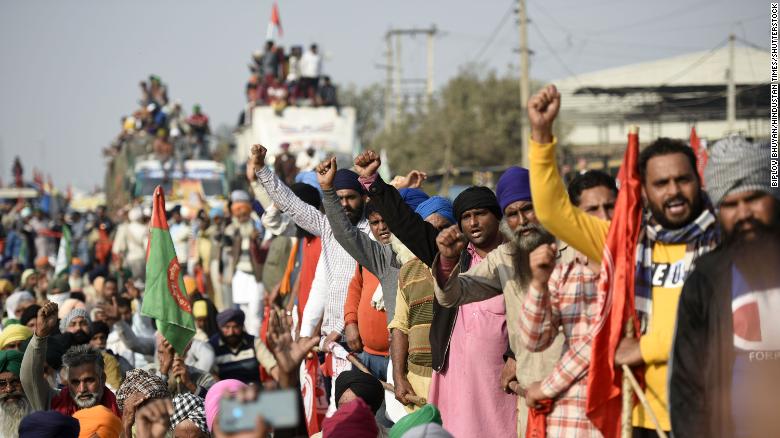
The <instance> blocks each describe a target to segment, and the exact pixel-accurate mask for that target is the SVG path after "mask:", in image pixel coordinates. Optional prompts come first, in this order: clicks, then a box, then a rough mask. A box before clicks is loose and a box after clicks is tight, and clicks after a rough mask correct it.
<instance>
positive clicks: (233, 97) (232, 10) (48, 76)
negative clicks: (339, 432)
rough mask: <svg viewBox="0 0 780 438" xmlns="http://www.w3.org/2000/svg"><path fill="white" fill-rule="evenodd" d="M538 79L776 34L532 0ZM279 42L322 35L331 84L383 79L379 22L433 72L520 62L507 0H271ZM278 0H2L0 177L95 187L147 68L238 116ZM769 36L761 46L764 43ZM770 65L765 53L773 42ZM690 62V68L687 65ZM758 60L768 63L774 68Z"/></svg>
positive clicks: (743, 11)
mask: <svg viewBox="0 0 780 438" xmlns="http://www.w3.org/2000/svg"><path fill="white" fill-rule="evenodd" d="M527 1H528V16H529V19H530V25H529V32H528V34H529V46H530V48H531V50H532V52H533V55H532V56H531V77H532V78H534V79H538V80H542V81H550V80H553V79H557V78H564V77H568V76H571V75H576V74H581V73H585V72H590V71H596V70H600V69H603V68H608V67H615V66H620V65H626V64H632V63H637V62H642V61H649V60H655V59H662V58H666V57H670V56H675V55H680V54H685V53H689V52H695V51H701V50H709V49H712V48H714V47H716V46H718V45H719V44H722V43H723V42H725V40H726V38H727V36H728V34H729V33H730V32H733V33H735V34H736V36H737V37H738V38H739V39H740V42H739V44H743V43H742V41H743V40H744V41H748V42H749V43H752V44H754V45H757V46H759V47H763V48H767V47H768V46H769V31H768V29H769V18H768V17H769V4H768V3H764V2H759V1H756V0H750V1H744V0H721V1H713V0H704V1H695V0H684V1H680V0H656V1H651V2H650V1H646V0H527ZM278 3H279V10H280V15H281V20H282V26H283V30H284V35H283V37H282V38H281V39H279V43H280V44H282V45H284V46H286V47H289V46H290V45H298V44H300V45H305V46H308V45H309V44H310V43H312V42H317V43H318V44H319V46H320V48H321V50H322V52H323V53H324V55H325V66H324V70H325V72H326V74H329V75H330V76H331V77H332V78H333V80H334V82H336V83H337V84H339V85H340V86H346V85H348V84H354V85H357V86H359V87H362V86H367V85H370V84H372V83H375V82H380V83H381V82H383V81H384V79H385V70H384V69H383V68H382V64H384V62H385V55H384V50H385V43H384V35H385V33H386V32H387V31H388V30H389V29H391V28H411V27H430V26H431V25H436V27H437V28H438V29H439V33H438V34H437V37H436V39H435V68H434V71H435V74H434V77H435V86H436V87H437V88H438V87H440V86H441V85H442V84H444V83H446V81H447V80H448V79H449V78H451V77H453V76H454V75H456V74H457V73H458V70H459V69H460V68H462V67H463V66H465V65H467V64H470V63H473V64H476V65H477V66H478V68H479V69H480V70H481V71H485V72H487V71H490V70H496V71H497V72H499V73H502V74H504V73H508V72H513V74H516V73H514V72H516V71H517V65H518V58H519V55H518V54H517V53H516V49H517V47H518V40H519V36H518V35H519V34H518V28H517V20H516V15H515V14H514V5H515V2H513V1H510V0H481V1H473V0H425V1H419V0H418V1H413V0H393V1H366V0H331V1H318V0H278ZM271 4H272V0H219V1H218V0H136V1H133V2H126V1H125V2H120V1H117V0H67V1H62V0H36V1H25V0H5V1H2V2H0V180H2V181H3V182H5V183H8V181H9V180H10V178H11V165H12V163H13V158H14V157H15V156H19V157H21V159H22V163H23V164H24V165H25V169H26V175H27V176H29V171H30V170H31V169H32V168H33V167H35V168H38V169H41V170H43V171H44V173H48V174H51V175H52V177H53V180H54V183H55V185H56V186H58V187H61V188H64V187H65V186H67V185H68V184H72V185H73V186H74V187H77V188H80V189H85V190H88V189H92V188H93V187H94V186H95V185H99V184H101V182H102V180H103V176H104V173H105V159H104V158H103V157H102V153H101V151H102V149H103V148H104V147H105V146H107V145H108V144H109V143H110V142H111V140H112V139H113V138H114V136H115V135H116V134H117V133H118V132H119V122H120V118H121V117H122V116H123V115H127V114H129V113H131V112H132V111H133V110H134V109H135V108H136V106H137V101H138V98H139V91H138V83H139V81H141V80H142V79H144V78H146V77H148V75H149V74H151V73H154V74H157V75H159V76H161V77H162V79H163V81H164V82H165V83H166V84H167V85H168V88H169V97H170V98H171V99H175V100H180V101H181V102H182V103H183V104H184V106H185V108H186V109H187V110H189V109H190V108H191V107H192V105H193V104H195V103H200V104H201V106H202V107H203V110H204V111H205V112H206V113H207V114H208V115H209V116H210V118H211V121H212V127H216V126H219V125H220V124H228V125H231V126H232V125H233V124H235V122H236V120H237V118H238V114H239V112H240V111H241V109H242V107H243V103H244V94H243V89H244V88H243V87H244V83H245V81H246V79H247V77H248V70H247V64H248V62H249V59H250V55H251V53H252V51H253V50H257V49H260V48H261V47H262V45H263V42H264V40H265V35H266V27H267V23H268V20H269V16H270V11H271ZM767 50H768V49H767ZM401 52H402V54H403V57H402V64H403V76H404V78H422V77H424V74H425V66H426V64H425V39H424V38H423V37H418V38H416V39H412V38H408V39H404V40H403V42H402V51H401ZM767 63H768V54H767ZM681 67H684V66H681ZM768 71H769V70H768V68H767V74H768Z"/></svg>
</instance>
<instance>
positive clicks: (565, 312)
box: [520, 248, 601, 438]
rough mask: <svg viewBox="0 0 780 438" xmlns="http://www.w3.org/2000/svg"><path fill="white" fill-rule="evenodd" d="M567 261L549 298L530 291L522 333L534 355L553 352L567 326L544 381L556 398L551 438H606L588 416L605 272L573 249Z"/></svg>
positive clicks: (552, 278)
mask: <svg viewBox="0 0 780 438" xmlns="http://www.w3.org/2000/svg"><path fill="white" fill-rule="evenodd" d="M567 251H570V253H568V254H566V252H567ZM562 259H563V260H561V261H559V263H558V264H557V265H556V266H555V269H554V270H553V273H552V275H551V276H550V280H549V282H548V290H549V294H542V293H540V292H539V291H537V290H535V289H534V288H533V287H530V288H529V292H528V294H527V295H526V297H525V300H524V302H523V307H522V317H521V318H520V333H521V337H522V339H523V342H524V343H525V344H526V346H527V347H528V349H529V350H531V351H542V350H544V349H545V348H547V346H548V345H550V344H551V343H552V341H553V339H555V335H556V334H557V333H558V328H559V327H561V326H562V327H563V332H564V335H565V337H566V342H565V343H564V347H563V353H562V355H561V358H560V359H559V360H558V362H557V363H556V364H555V368H554V369H553V371H552V372H551V373H550V374H549V375H548V376H547V377H546V378H545V379H544V380H542V382H541V389H542V392H543V393H544V394H545V395H546V396H547V397H550V398H552V399H553V400H554V404H553V410H552V412H551V413H550V414H548V415H547V436H548V437H550V438H555V437H562V438H575V437H576V438H580V437H600V436H601V433H600V432H599V431H598V429H596V427H595V426H594V425H593V424H592V423H591V422H590V420H588V418H587V416H586V415H585V401H586V397H587V381H588V379H587V373H588V365H589V363H590V354H591V350H590V342H591V337H590V329H591V327H592V326H593V324H595V322H596V319H597V317H598V303H597V299H598V294H597V292H598V287H597V283H598V278H599V274H598V272H592V271H591V270H590V269H588V260H587V258H586V257H585V256H584V255H582V254H579V253H576V252H575V251H574V250H573V249H572V248H567V249H566V250H564V256H563V258H562ZM596 268H597V269H598V267H596Z"/></svg>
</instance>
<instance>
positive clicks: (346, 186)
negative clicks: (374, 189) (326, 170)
mask: <svg viewBox="0 0 780 438" xmlns="http://www.w3.org/2000/svg"><path fill="white" fill-rule="evenodd" d="M333 188H334V189H336V190H354V191H356V192H358V193H360V194H361V195H365V194H366V189H365V188H363V184H360V181H358V174H357V173H355V172H353V171H351V170H349V169H339V170H337V171H336V178H335V179H334V180H333Z"/></svg>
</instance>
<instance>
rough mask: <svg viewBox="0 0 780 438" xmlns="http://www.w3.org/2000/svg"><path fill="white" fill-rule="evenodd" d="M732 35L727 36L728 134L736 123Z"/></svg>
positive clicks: (735, 85) (735, 86)
mask: <svg viewBox="0 0 780 438" xmlns="http://www.w3.org/2000/svg"><path fill="white" fill-rule="evenodd" d="M734 40H735V36H734V34H733V33H732V34H730V35H729V69H728V73H727V74H726V80H727V81H728V82H727V85H726V127H727V128H726V129H727V130H728V133H729V134H730V133H732V132H734V125H735V124H736V121H737V84H736V79H735V78H734Z"/></svg>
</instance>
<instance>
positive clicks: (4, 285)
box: [0, 278, 24, 295]
mask: <svg viewBox="0 0 780 438" xmlns="http://www.w3.org/2000/svg"><path fill="white" fill-rule="evenodd" d="M22 284H24V283H22ZM13 290H14V285H13V284H12V283H11V282H10V281H8V280H6V279H5V278H0V293H2V294H4V295H5V294H10V293H11V292H12V291H13Z"/></svg>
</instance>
